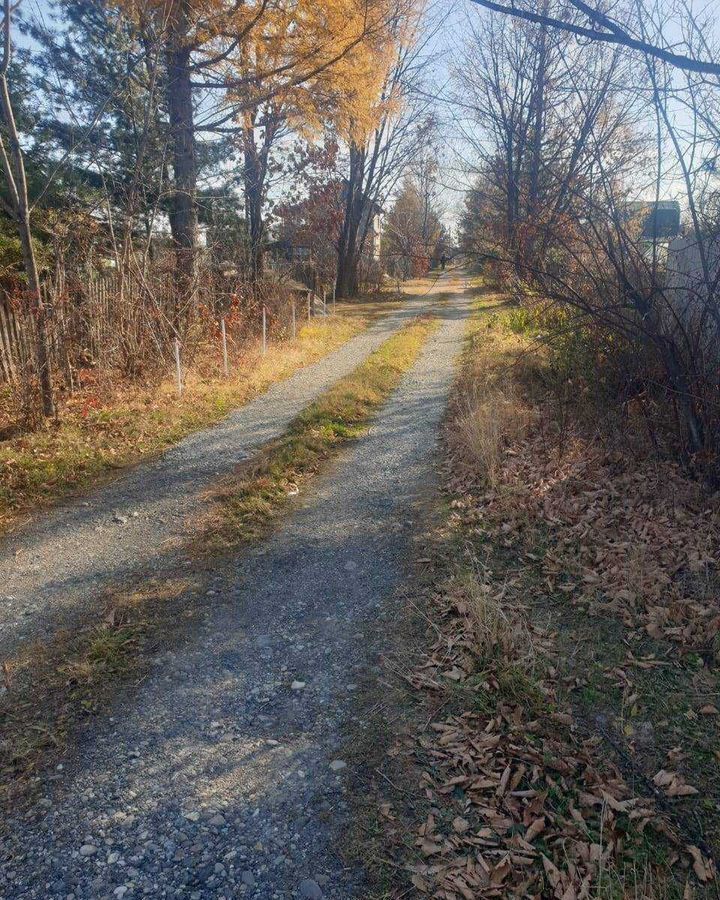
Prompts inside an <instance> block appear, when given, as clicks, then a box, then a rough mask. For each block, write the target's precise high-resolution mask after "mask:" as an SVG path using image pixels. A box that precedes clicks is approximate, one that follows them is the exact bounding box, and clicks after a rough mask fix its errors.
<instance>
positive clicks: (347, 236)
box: [335, 144, 365, 299]
mask: <svg viewBox="0 0 720 900" xmlns="http://www.w3.org/2000/svg"><path fill="white" fill-rule="evenodd" d="M364 174H365V151H364V150H363V149H361V148H360V147H358V146H357V145H356V144H352V145H351V146H350V172H349V178H348V181H347V189H346V190H347V194H346V197H345V217H344V221H343V228H342V232H341V234H340V242H339V245H338V268H337V280H336V283H335V296H336V297H337V298H338V299H340V298H344V297H353V296H354V295H355V294H357V290H358V268H359V265H360V254H361V253H362V243H363V242H362V240H361V234H360V230H361V226H362V220H363V215H364V212H365V195H364V192H363V189H364V181H365V179H364Z"/></svg>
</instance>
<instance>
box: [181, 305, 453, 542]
mask: <svg viewBox="0 0 720 900" xmlns="http://www.w3.org/2000/svg"><path fill="white" fill-rule="evenodd" d="M438 326H439V321H438V320H437V319H428V318H423V319H418V320H416V321H414V322H412V323H411V324H409V325H407V326H406V327H405V328H403V329H402V330H401V331H399V332H398V333H397V334H395V335H394V336H393V337H391V338H390V339H389V340H387V341H386V342H385V343H384V344H383V345H382V346H381V347H380V348H379V349H378V350H376V351H375V352H374V353H372V354H371V355H370V356H369V357H368V358H367V360H366V361H365V362H364V363H362V365H360V366H359V367H358V368H357V369H355V371H354V372H352V373H351V374H350V375H348V376H346V377H345V378H343V379H341V380H340V381H339V382H338V383H337V384H336V385H335V386H334V387H332V388H331V389H330V390H329V391H328V392H327V393H325V394H323V396H322V397H321V398H320V399H319V400H317V401H316V402H315V403H313V404H311V405H310V406H309V407H307V409H305V410H304V411H303V412H302V413H301V414H300V415H299V416H298V417H297V418H296V419H295V420H294V422H293V423H292V424H291V425H290V427H289V429H288V431H287V432H286V433H285V434H284V435H283V436H282V437H281V438H279V439H278V440H276V441H274V442H271V443H270V444H269V445H268V446H267V447H266V448H265V449H264V450H263V451H262V452H261V453H260V454H258V455H257V456H256V457H254V458H253V459H252V460H251V461H249V462H248V463H247V464H244V465H242V466H240V467H239V469H238V470H237V472H236V473H235V474H234V475H233V476H232V477H230V478H228V479H226V480H225V481H224V482H223V484H222V485H221V486H220V487H219V488H218V489H216V490H215V491H214V494H213V496H214V499H215V501H216V503H215V505H214V509H213V510H212V512H211V513H210V514H209V515H208V516H207V517H206V519H205V521H204V523H203V527H202V529H201V536H200V537H199V539H198V546H199V549H200V551H201V552H204V553H222V552H227V551H229V550H232V549H234V548H236V547H238V546H241V545H243V544H246V543H248V542H250V541H253V540H256V539H257V538H259V537H262V536H263V535H264V534H266V533H267V531H268V530H269V528H270V527H271V526H272V524H273V522H274V520H275V519H276V518H277V517H278V516H279V515H280V514H281V513H282V511H283V510H284V509H285V508H286V507H287V505H288V503H289V502H290V500H291V499H292V497H294V496H295V495H296V494H298V493H299V491H300V487H301V486H302V485H303V484H305V483H306V482H307V481H308V480H309V479H310V478H312V477H313V476H314V475H316V474H317V472H318V471H319V469H320V466H321V464H322V463H323V462H324V461H325V460H327V459H328V458H329V457H331V456H333V455H335V454H336V453H337V452H339V450H340V449H341V448H342V447H343V446H344V445H345V444H347V443H348V442H349V441H352V440H355V439H356V438H358V437H360V436H361V435H362V434H364V433H365V432H366V431H367V428H368V426H369V424H370V420H371V418H372V417H373V415H374V414H375V413H376V412H377V410H378V409H379V408H380V406H381V405H382V404H383V403H384V402H385V400H387V398H388V397H389V396H390V394H391V393H392V391H393V390H394V389H395V388H396V387H397V385H398V384H399V382H400V379H401V378H402V376H403V374H404V373H405V372H407V371H408V369H410V368H411V366H412V365H413V363H414V362H415V361H416V360H417V358H418V356H419V354H420V351H421V349H422V347H423V345H424V343H425V341H426V339H427V338H428V336H429V335H430V334H431V333H432V332H433V331H435V330H436V329H437V327H438Z"/></svg>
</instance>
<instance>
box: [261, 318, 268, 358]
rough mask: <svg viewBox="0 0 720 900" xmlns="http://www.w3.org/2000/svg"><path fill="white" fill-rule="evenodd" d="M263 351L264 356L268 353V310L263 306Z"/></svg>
mask: <svg viewBox="0 0 720 900" xmlns="http://www.w3.org/2000/svg"><path fill="white" fill-rule="evenodd" d="M262 352H263V356H265V354H266V353H267V310H266V309H265V307H264V306H263V343H262Z"/></svg>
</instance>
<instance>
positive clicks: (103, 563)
mask: <svg viewBox="0 0 720 900" xmlns="http://www.w3.org/2000/svg"><path fill="white" fill-rule="evenodd" d="M449 283H450V281H449V279H448V278H447V277H446V276H445V277H443V278H441V279H439V281H438V282H437V286H436V287H434V288H433V289H431V290H430V287H431V282H428V289H429V290H430V292H429V293H425V294H423V293H419V294H418V295H416V296H409V297H408V300H407V302H406V304H405V305H404V306H403V307H402V308H401V309H399V310H396V311H394V312H391V313H389V314H388V315H387V316H384V317H383V318H382V319H381V320H380V321H379V322H377V323H375V324H374V325H372V326H371V327H370V328H369V329H367V330H366V331H364V332H363V333H362V334H359V335H357V336H356V337H355V338H352V339H351V340H350V341H348V342H347V343H346V344H344V345H343V346H342V347H341V348H339V349H338V350H336V351H334V352H333V353H330V354H329V355H328V356H326V357H324V358H323V359H321V360H320V361H319V362H317V363H314V364H313V365H310V366H307V367H306V368H304V369H301V370H300V371H298V372H296V373H295V374H294V375H293V376H291V377H290V378H288V379H287V380H285V381H282V382H279V383H278V384H275V385H273V387H271V388H270V389H269V390H268V391H267V392H265V393H264V394H262V395H261V396H259V397H257V398H255V399H254V400H252V401H251V402H249V403H247V404H246V405H245V406H243V407H241V408H240V409H238V410H237V411H236V412H234V413H232V414H231V415H230V416H228V418H227V419H225V420H224V421H222V422H221V423H220V424H218V425H216V426H214V427H212V428H209V429H207V430H205V431H201V432H198V433H197V434H194V435H192V436H190V437H188V438H186V439H185V440H183V441H182V442H181V443H180V444H178V445H177V446H176V447H174V448H172V449H171V450H169V451H167V452H166V453H164V454H163V455H162V456H160V457H159V458H158V459H156V460H154V461H152V462H149V463H143V464H141V465H139V466H137V467H136V468H133V469H131V470H129V471H128V473H127V474H125V475H124V476H121V477H120V478H118V479H117V480H116V481H113V482H112V483H111V484H109V485H107V486H106V487H103V488H101V489H99V490H97V491H95V492H93V493H91V494H89V495H87V496H85V497H83V498H82V499H80V500H76V501H73V502H70V503H69V504H67V505H63V506H61V507H59V508H56V509H54V510H52V511H50V512H47V513H43V514H41V515H40V516H39V517H38V520H37V522H35V523H32V524H31V525H29V526H28V527H26V528H24V529H20V530H18V531H17V532H14V533H13V534H11V535H9V536H8V537H7V538H5V539H2V540H0V662H1V661H2V660H3V659H4V658H7V657H8V656H9V655H10V654H11V653H12V652H13V650H14V649H15V648H16V647H17V646H18V644H19V643H20V642H22V641H23V640H24V639H27V638H35V637H43V636H46V635H48V634H51V633H53V632H54V630H55V629H56V628H57V627H58V626H59V625H62V624H63V623H64V622H66V621H69V620H70V619H71V618H72V617H74V616H75V615H77V614H78V612H81V611H82V608H83V606H84V605H85V604H87V602H88V600H90V599H92V597H96V596H97V594H98V592H99V591H101V590H102V589H103V588H104V587H108V586H110V585H113V584H115V583H117V582H121V581H122V580H123V579H125V578H127V577H128V576H130V575H132V574H133V573H135V572H137V571H138V570H140V571H143V570H145V569H147V568H148V567H153V568H158V567H162V566H163V564H164V562H165V561H166V559H167V557H168V553H169V551H171V549H172V547H173V545H175V544H176V543H177V541H178V539H181V538H183V537H184V536H185V523H186V520H187V517H188V516H189V515H190V514H192V513H195V512H197V510H198V506H199V504H200V502H201V501H200V495H201V494H202V492H203V491H204V490H205V489H206V488H207V487H208V486H209V485H210V484H211V483H212V482H213V481H214V480H215V479H216V478H218V477H219V476H222V475H224V474H227V473H229V472H231V471H232V469H233V467H234V466H235V465H236V464H237V463H238V462H239V461H240V460H243V459H247V458H248V456H251V455H252V454H253V452H254V451H256V450H257V449H258V448H259V447H261V446H262V445H263V444H265V443H266V442H267V441H269V440H271V439H273V438H275V437H277V436H279V435H280V434H282V433H283V432H284V431H285V429H286V428H287V426H288V424H289V423H290V422H291V421H292V419H293V418H294V417H295V416H296V415H297V414H298V413H299V412H300V411H301V410H302V409H304V408H305V407H306V406H307V405H308V404H310V403H311V402H312V401H313V400H314V399H315V398H316V397H318V396H319V395H320V394H322V393H323V392H324V391H326V390H327V389H328V388H329V387H330V386H331V385H332V384H333V383H334V382H335V381H337V380H338V379H339V378H342V377H343V376H344V375H347V374H348V373H350V372H352V370H353V369H355V368H356V367H357V366H358V365H359V364H360V363H361V362H362V361H363V360H364V359H365V358H366V357H367V356H368V355H369V354H370V353H372V352H373V351H374V350H376V349H377V348H378V347H379V346H380V345H381V344H382V343H383V341H385V340H387V338H388V337H389V336H390V335H391V334H393V333H394V332H395V331H397V330H398V329H399V328H400V327H401V326H402V325H403V324H404V323H405V322H406V321H407V320H408V319H409V318H412V317H414V316H417V315H419V314H421V313H423V312H425V311H427V310H428V309H429V308H430V307H432V306H433V304H434V303H436V302H437V298H438V294H439V293H440V292H442V291H445V290H447V289H448V285H449Z"/></svg>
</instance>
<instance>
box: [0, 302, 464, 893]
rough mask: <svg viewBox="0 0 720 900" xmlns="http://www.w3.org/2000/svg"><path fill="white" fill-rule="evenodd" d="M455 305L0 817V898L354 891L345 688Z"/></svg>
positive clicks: (430, 419) (437, 400)
mask: <svg viewBox="0 0 720 900" xmlns="http://www.w3.org/2000/svg"><path fill="white" fill-rule="evenodd" d="M458 290H459V286H458ZM468 311H469V300H468V299H467V298H466V297H464V296H463V295H462V294H460V293H458V294H457V295H455V296H454V297H453V299H452V300H451V302H450V304H449V305H448V306H447V307H446V308H445V309H444V311H443V313H442V315H443V323H442V325H441V328H440V329H439V330H438V331H437V332H436V333H435V334H434V335H433V336H432V337H431V338H430V339H429V341H428V343H427V345H426V347H425V349H424V351H423V353H422V355H421V357H420V358H419V360H418V362H417V363H416V365H415V366H414V368H413V369H412V370H411V371H410V372H409V373H408V374H407V375H406V376H405V378H404V379H403V381H402V383H401V385H400V387H399V388H398V390H397V391H396V393H395V394H394V395H393V397H392V398H391V400H390V402H389V403H388V404H387V405H386V407H385V408H384V409H383V411H382V412H381V414H380V415H379V416H378V418H377V419H376V421H375V423H374V425H373V427H372V429H371V431H370V433H369V434H368V435H367V436H366V437H364V438H363V439H361V440H360V441H359V442H358V443H357V444H355V445H353V447H352V448H350V450H349V451H348V452H347V453H346V454H345V455H344V456H343V457H342V458H341V460H340V461H339V463H338V464H337V465H335V466H334V467H332V468H331V469H330V470H329V471H328V472H326V473H325V475H323V476H321V477H320V478H319V479H318V481H317V482H316V483H315V485H314V486H313V489H312V496H311V498H310V499H308V500H307V501H306V503H305V505H303V506H302V507H300V508H298V509H297V510H296V511H295V513H294V514H292V515H291V516H290V517H289V518H288V519H287V520H286V522H285V524H284V525H283V527H282V528H281V529H280V530H279V531H278V532H277V533H276V534H275V535H274V536H273V537H272V538H270V539H269V540H268V541H266V542H265V543H264V544H262V545H260V546H259V547H258V548H257V549H256V550H255V551H254V552H253V553H248V554H244V555H242V556H240V557H239V558H238V559H235V560H232V561H229V562H228V563H227V564H225V566H224V568H223V569H221V570H218V571H216V572H214V573H213V574H212V576H208V577H209V581H208V583H207V584H206V586H205V588H204V589H206V590H207V591H213V592H215V595H216V597H217V601H218V602H217V605H213V607H212V611H211V612H210V613H208V615H207V617H206V619H205V622H204V625H203V627H202V629H201V630H200V632H199V633H198V635H197V638H196V639H195V640H194V641H193V643H192V644H191V645H189V646H187V647H185V648H183V649H182V650H180V651H177V652H172V653H165V654H163V655H162V656H161V657H159V658H158V659H157V660H156V661H155V662H156V666H155V668H154V675H153V677H152V678H150V679H148V681H146V682H145V683H144V684H143V685H142V687H141V688H140V689H139V690H138V692H137V694H136V696H135V698H134V700H133V701H132V702H130V703H128V704H127V706H128V708H127V709H123V711H122V716H121V717H120V716H118V717H117V718H116V719H110V720H109V721H107V720H106V721H103V722H99V723H98V724H97V725H96V726H95V730H94V732H93V733H92V734H91V735H90V736H89V737H88V739H87V740H86V741H85V742H84V743H83V746H82V747H80V748H79V749H78V750H77V751H76V753H75V754H74V755H73V756H72V757H69V758H68V759H66V760H64V761H63V765H62V766H61V767H59V768H58V770H57V771H56V773H55V775H54V776H53V778H51V779H50V780H48V783H47V787H46V795H45V797H44V798H43V799H42V800H41V801H40V802H39V803H38V804H37V805H36V806H33V807H32V809H31V810H30V811H29V812H27V813H25V814H19V813H18V815H17V820H16V821H10V822H8V823H6V829H5V833H6V835H7V838H6V840H5V844H4V847H3V848H2V851H1V862H0V897H4V898H8V900H9V898H13V900H20V898H43V900H47V898H51V900H55V898H62V900H91V898H92V900H105V898H107V900H114V898H123V897H125V898H137V897H141V896H151V897H158V898H164V897H181V898H187V900H206V898H215V900H220V898H226V900H230V898H236V897H248V898H257V900H281V898H282V900H290V898H293V900H295V898H321V897H325V898H334V900H350V898H362V897H366V896H367V893H366V891H365V890H364V877H363V871H362V869H361V868H360V867H358V866H357V864H355V865H354V864H352V863H351V862H350V861H349V859H348V858H347V857H345V856H344V854H343V849H344V848H343V840H344V838H345V836H346V834H347V829H348V826H349V825H350V817H351V815H352V810H353V804H352V797H351V796H350V793H349V785H350V784H351V783H352V778H353V767H354V765H355V764H356V763H355V762H354V759H353V755H352V752H351V751H352V748H351V747H350V746H349V744H351V743H352V742H354V741H355V739H356V737H357V734H358V731H357V730H358V729H362V724H363V723H362V722H361V721H360V718H361V717H360V708H361V703H360V701H359V699H358V694H357V692H358V688H359V686H363V685H367V684H368V683H370V684H372V683H373V682H374V681H375V679H377V676H378V674H379V668H378V665H377V663H378V658H379V654H381V653H382V652H383V649H384V648H386V647H387V641H388V640H389V638H388V631H389V630H391V627H392V626H391V624H390V623H391V622H392V620H393V618H394V617H396V616H397V614H398V609H399V605H398V604H399V601H398V598H397V590H398V588H400V587H401V586H402V582H403V578H404V573H405V571H406V569H405V566H406V561H407V558H408V555H409V553H410V549H411V542H412V539H413V535H414V534H415V533H416V532H415V524H414V520H415V517H416V512H417V510H418V509H419V508H421V507H422V505H423V502H424V501H425V500H426V499H427V497H428V496H430V495H431V493H432V491H433V489H434V487H435V484H436V479H435V477H434V474H433V472H434V453H435V446H436V438H437V432H438V425H439V423H440V420H441V417H442V414H443V411H444V408H445V405H446V400H447V395H448V391H449V388H450V385H451V382H452V377H453V372H454V366H455V360H456V356H457V352H458V351H459V349H460V347H461V342H462V336H463V332H464V325H465V317H466V315H467V314H468ZM386 327H389V326H386ZM265 427H267V428H269V427H270V426H265Z"/></svg>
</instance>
